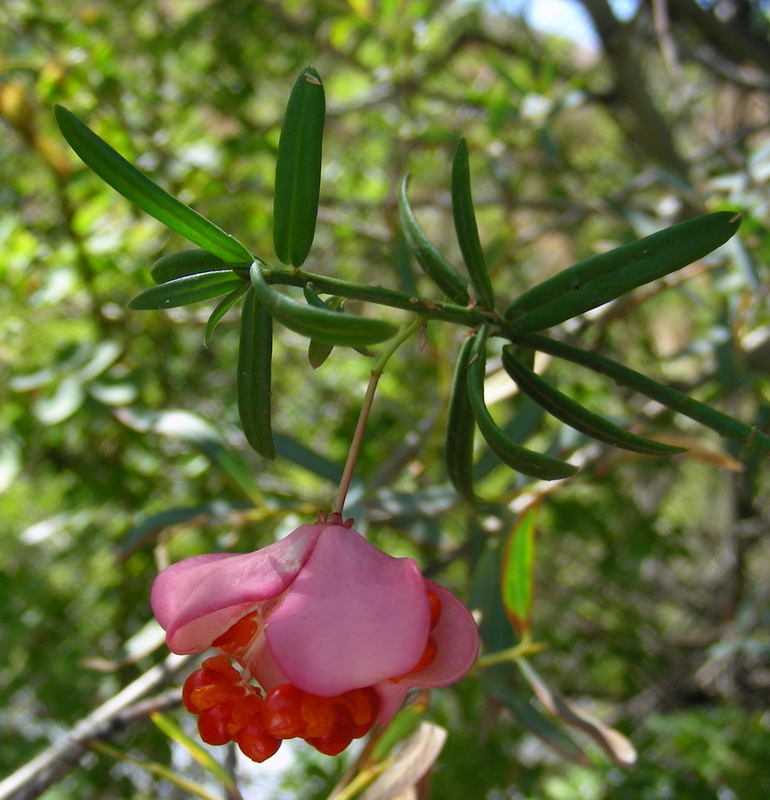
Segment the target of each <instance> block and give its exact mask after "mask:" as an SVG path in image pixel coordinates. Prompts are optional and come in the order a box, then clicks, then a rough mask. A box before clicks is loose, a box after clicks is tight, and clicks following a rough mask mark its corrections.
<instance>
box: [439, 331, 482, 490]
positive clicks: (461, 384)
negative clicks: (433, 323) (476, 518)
mask: <svg viewBox="0 0 770 800" xmlns="http://www.w3.org/2000/svg"><path fill="white" fill-rule="evenodd" d="M474 341H475V337H473V336H469V337H468V338H467V339H466V340H465V341H464V342H463V345H462V347H461V348H460V352H459V354H458V356H457V363H456V364H455V371H454V376H453V378H452V391H451V394H450V397H449V408H448V411H447V427H446V447H445V458H446V468H447V473H448V474H449V480H450V481H451V482H452V486H454V487H455V489H456V490H457V493H458V494H459V495H461V496H462V497H464V498H465V499H466V500H467V501H468V502H470V503H474V504H475V502H476V495H475V493H474V491H473V438H474V434H475V431H476V422H475V418H474V416H473V409H472V408H471V401H470V398H469V397H468V363H469V362H470V358H471V353H472V351H473V345H474Z"/></svg>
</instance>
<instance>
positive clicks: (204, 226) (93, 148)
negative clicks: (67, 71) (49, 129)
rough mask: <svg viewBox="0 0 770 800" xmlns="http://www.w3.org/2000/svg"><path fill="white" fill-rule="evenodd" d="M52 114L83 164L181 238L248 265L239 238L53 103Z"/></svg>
mask: <svg viewBox="0 0 770 800" xmlns="http://www.w3.org/2000/svg"><path fill="white" fill-rule="evenodd" d="M54 114H55V115H56V121H57V123H58V125H59V129H60V130H61V132H62V135H63V136H64V138H65V139H66V140H67V142H68V144H69V145H70V147H71V148H72V149H73V150H74V151H75V152H76V153H77V154H78V155H79V156H80V158H81V159H82V160H83V162H84V163H85V164H86V166H88V167H90V168H91V169H92V170H93V171H94V172H95V173H96V174H97V175H98V176H99V177H100V178H101V179H102V180H103V181H104V182H105V183H108V184H109V185H110V186H112V188H113V189H115V190H116V191H117V192H119V193H120V194H122V195H123V197H125V198H127V199H128V200H130V201H131V202H132V203H135V204H136V205H137V206H139V208H141V209H142V210H143V211H146V212H147V213H148V214H150V215H151V216H153V217H155V219H157V220H159V221H160V222H162V223H163V224H164V225H168V227H169V228H171V229H172V230H175V231H176V232H177V233H178V234H180V235H181V236H184V237H185V239H188V240H189V241H191V242H192V243H193V244H197V245H198V247H202V248H203V249H204V250H208V251H209V253H212V254H213V255H215V256H219V257H220V258H222V259H224V260H225V261H228V262H230V263H246V264H248V263H249V262H250V261H251V260H252V258H253V256H252V255H251V254H250V253H249V251H248V250H247V249H246V248H245V247H244V246H243V245H242V244H241V243H240V242H239V241H237V240H236V239H234V238H233V237H232V236H230V234H228V233H225V232H224V231H223V230H222V229H221V228H218V227H217V226H216V225H214V223H213V222H209V220H207V219H206V218H205V217H202V216H201V215H200V214H198V212H197V211H193V210H192V209H191V208H190V207H189V206H186V205H185V204H184V203H182V202H180V201H179V200H177V199H176V198H175V197H172V196H171V195H170V194H169V193H168V192H166V191H165V190H164V189H161V188H160V186H158V185H157V184H156V183H154V182H153V181H151V180H150V179H149V178H148V177H147V176H146V175H145V174H144V173H143V172H140V171H139V170H138V169H137V168H136V167H134V166H133V165H131V164H130V163H129V162H128V161H126V159H125V158H123V156H121V155H120V153H118V152H117V151H116V150H114V149H113V148H112V147H110V145H108V144H107V142H105V141H104V140H103V139H101V138H100V137H99V136H97V135H96V134H95V133H94V132H93V131H91V130H90V129H89V128H88V127H87V126H86V125H84V124H83V123H82V122H81V121H80V120H79V119H78V118H77V117H76V116H75V115H74V114H73V113H72V112H71V111H68V110H67V109H66V108H64V107H63V106H58V105H57V106H55V107H54Z"/></svg>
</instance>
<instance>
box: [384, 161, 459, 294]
mask: <svg viewBox="0 0 770 800" xmlns="http://www.w3.org/2000/svg"><path fill="white" fill-rule="evenodd" d="M408 180H409V175H404V177H403V180H402V181H401V185H400V186H399V189H398V213H399V219H400V220H401V227H402V228H403V231H404V237H405V239H406V244H407V246H408V247H409V250H410V251H411V252H412V254H413V255H414V257H415V258H416V259H417V263H418V264H419V265H420V266H421V267H422V268H423V269H424V270H425V272H426V274H427V275H428V276H429V277H430V278H431V280H432V281H433V282H434V283H435V284H436V286H438V288H439V289H441V291H442V292H444V294H445V295H446V296H447V297H448V298H449V299H450V300H452V302H454V303H458V304H459V305H462V306H467V305H468V303H469V302H470V295H469V294H468V281H466V280H465V278H463V276H462V275H460V273H459V272H458V271H457V270H456V269H455V268H454V267H453V266H452V265H451V264H450V263H449V262H448V261H447V260H446V259H445V258H444V256H443V255H441V253H440V252H439V251H438V249H437V248H436V247H435V246H434V245H433V244H432V243H431V241H430V240H429V239H428V237H427V236H426V235H425V233H424V232H423V230H422V228H421V227H420V225H419V223H418V222H417V218H416V217H415V216H414V212H413V211H412V207H411V206H410V205H409V199H408V198H407V196H406V184H407V181H408Z"/></svg>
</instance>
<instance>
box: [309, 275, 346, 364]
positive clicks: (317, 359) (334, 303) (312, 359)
mask: <svg viewBox="0 0 770 800" xmlns="http://www.w3.org/2000/svg"><path fill="white" fill-rule="evenodd" d="M302 291H303V293H304V295H305V300H307V302H308V303H309V304H310V305H311V306H315V307H316V308H328V309H331V310H332V311H336V312H337V313H341V312H342V304H343V303H344V300H345V298H344V297H331V298H329V300H328V301H325V300H322V299H321V298H320V297H319V296H318V295H317V294H316V292H315V290H314V289H313V287H312V286H311V285H310V284H309V283H306V284H305V286H304V287H303V289H302ZM333 349H334V347H333V346H332V345H330V344H325V343H324V342H319V341H317V340H315V339H311V340H310V344H309V345H308V348H307V360H308V363H309V364H310V366H311V367H312V368H313V369H318V368H319V367H320V366H322V365H323V363H324V362H325V361H326V359H327V358H329V356H330V355H331V353H332V350H333Z"/></svg>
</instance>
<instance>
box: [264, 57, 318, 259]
mask: <svg viewBox="0 0 770 800" xmlns="http://www.w3.org/2000/svg"><path fill="white" fill-rule="evenodd" d="M325 113H326V101H325V98H324V88H323V84H322V83H321V78H320V76H319V75H318V72H317V71H316V70H315V69H314V68H313V67H307V68H306V69H305V70H304V71H303V72H302V74H301V75H300V76H299V77H298V78H297V80H296V82H295V84H294V88H293V89H292V90H291V95H290V96H289V102H288V105H287V106H286V115H285V117H284V120H283V127H282V128H281V138H280V142H279V144H278V161H277V163H276V167H275V198H274V204H273V244H274V246H275V252H276V255H277V256H278V258H279V259H280V260H281V261H282V262H283V263H284V264H291V265H292V266H294V267H299V266H300V265H301V264H302V263H303V262H304V261H305V259H306V258H307V255H308V253H309V252H310V247H311V245H312V244H313V237H314V235H315V225H316V217H317V216H318V194H319V190H320V186H321V150H322V146H323V129H324V115H325Z"/></svg>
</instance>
